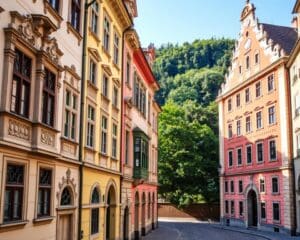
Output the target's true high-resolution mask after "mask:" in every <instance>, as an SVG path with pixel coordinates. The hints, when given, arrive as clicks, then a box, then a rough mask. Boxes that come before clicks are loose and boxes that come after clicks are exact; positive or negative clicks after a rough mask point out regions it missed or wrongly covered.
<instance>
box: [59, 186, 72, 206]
mask: <svg viewBox="0 0 300 240" xmlns="http://www.w3.org/2000/svg"><path fill="white" fill-rule="evenodd" d="M72 204H73V197H72V193H71V192H70V189H69V188H68V187H65V188H64V190H63V191H62V194H61V198H60V205H61V206H70V205H72Z"/></svg>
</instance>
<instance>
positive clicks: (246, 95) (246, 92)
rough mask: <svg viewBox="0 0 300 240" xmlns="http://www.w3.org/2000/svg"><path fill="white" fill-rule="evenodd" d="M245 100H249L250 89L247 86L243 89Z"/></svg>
mask: <svg viewBox="0 0 300 240" xmlns="http://www.w3.org/2000/svg"><path fill="white" fill-rule="evenodd" d="M245 102H246V103H248V102H250V89H249V88H247V89H246V90H245Z"/></svg>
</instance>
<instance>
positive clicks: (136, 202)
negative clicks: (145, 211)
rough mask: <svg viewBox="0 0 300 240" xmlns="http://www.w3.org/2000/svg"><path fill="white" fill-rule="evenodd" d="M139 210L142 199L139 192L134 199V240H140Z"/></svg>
mask: <svg viewBox="0 0 300 240" xmlns="http://www.w3.org/2000/svg"><path fill="white" fill-rule="evenodd" d="M139 208H140V198H139V192H138V191H137V192H136V193H135V197H134V239H135V240H138V239H139V238H140V231H139Z"/></svg>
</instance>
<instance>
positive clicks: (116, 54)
mask: <svg viewBox="0 0 300 240" xmlns="http://www.w3.org/2000/svg"><path fill="white" fill-rule="evenodd" d="M119 45H120V37H119V36H118V34H117V33H115V34H114V63H115V64H116V65H118V64H119V52H120V50H119V48H120V46H119Z"/></svg>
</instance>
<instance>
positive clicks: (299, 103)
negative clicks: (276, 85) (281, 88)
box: [295, 95, 300, 117]
mask: <svg viewBox="0 0 300 240" xmlns="http://www.w3.org/2000/svg"><path fill="white" fill-rule="evenodd" d="M299 115H300V95H296V96H295V116H296V117H298V116H299Z"/></svg>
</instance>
